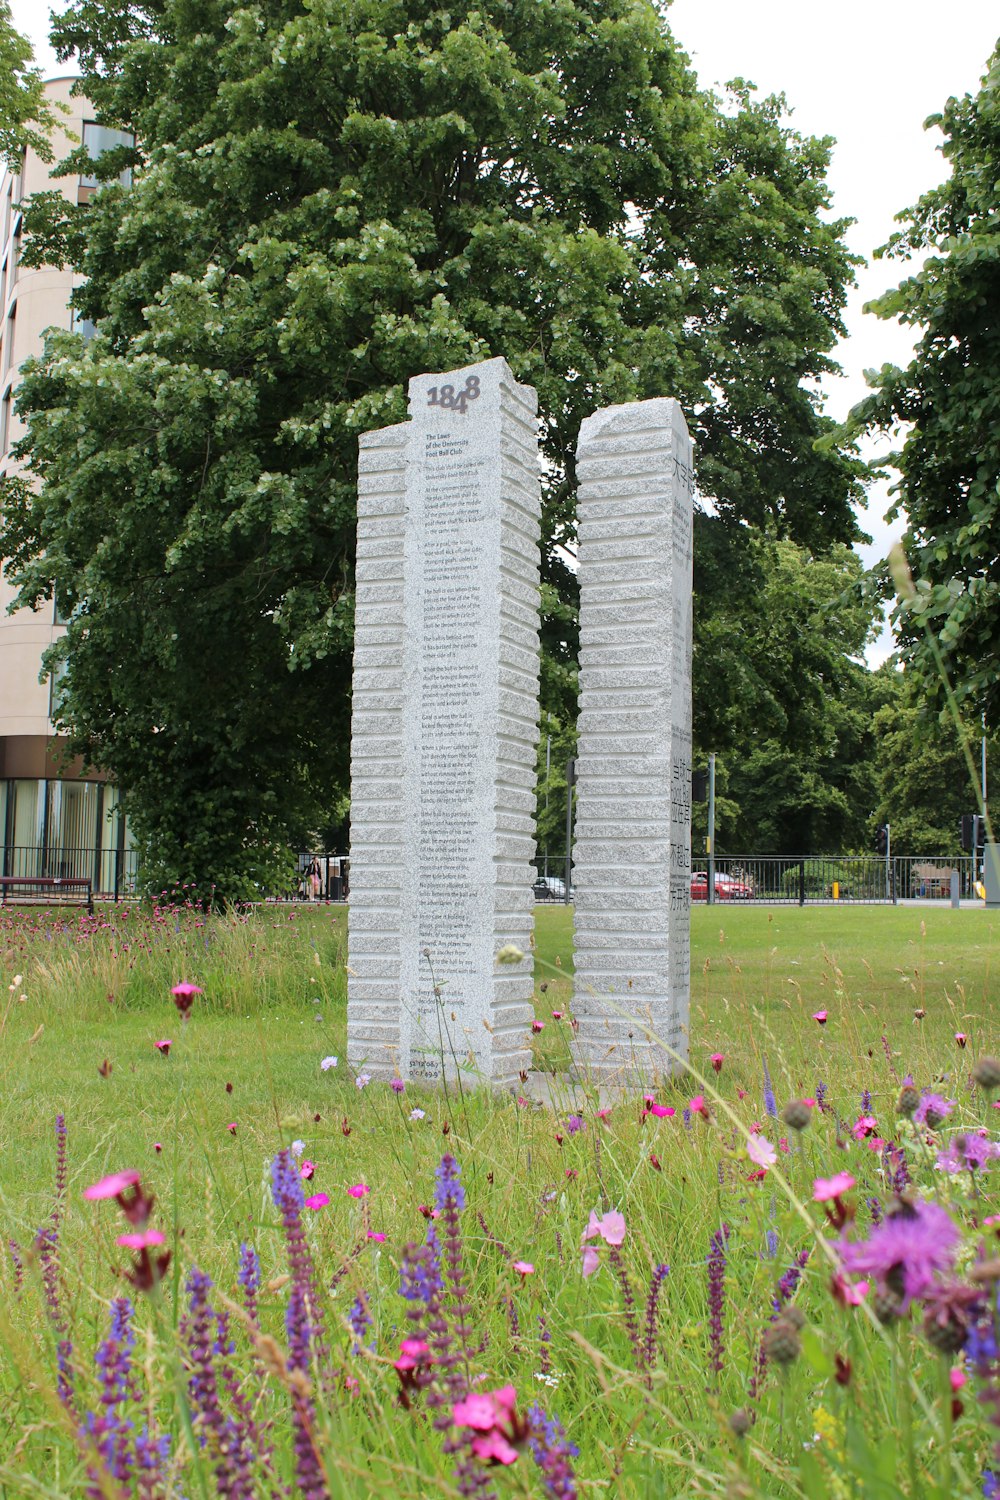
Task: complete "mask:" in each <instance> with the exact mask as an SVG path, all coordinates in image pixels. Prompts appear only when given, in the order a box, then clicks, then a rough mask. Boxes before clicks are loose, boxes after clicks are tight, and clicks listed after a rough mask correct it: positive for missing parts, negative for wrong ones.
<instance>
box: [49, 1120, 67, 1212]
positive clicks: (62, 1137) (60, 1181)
mask: <svg viewBox="0 0 1000 1500" xmlns="http://www.w3.org/2000/svg"><path fill="white" fill-rule="evenodd" d="M65 1206H66V1120H65V1117H64V1116H63V1115H56V1192H55V1201H54V1203H53V1205H52V1214H51V1216H50V1217H51V1223H52V1228H53V1230H54V1232H55V1233H56V1234H57V1235H58V1233H59V1225H60V1223H61V1222H62V1216H63V1209H64V1208H65Z"/></svg>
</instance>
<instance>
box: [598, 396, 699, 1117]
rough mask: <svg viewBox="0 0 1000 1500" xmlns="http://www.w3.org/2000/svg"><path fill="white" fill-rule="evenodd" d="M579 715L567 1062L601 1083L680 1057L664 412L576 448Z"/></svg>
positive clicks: (669, 478) (674, 564) (684, 644)
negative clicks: (573, 1041) (571, 1045)
mask: <svg viewBox="0 0 1000 1500" xmlns="http://www.w3.org/2000/svg"><path fill="white" fill-rule="evenodd" d="M577 474H578V478H579V500H578V513H577V514H578V535H579V578H580V718H579V748H578V752H577V810H576V837H575V842H574V849H573V887H574V898H575V927H576V939H575V948H576V980H575V995H574V1011H575V1014H576V1017H577V1019H578V1021H579V1028H578V1033H577V1043H578V1057H579V1060H580V1063H581V1065H582V1067H583V1068H584V1069H585V1070H586V1071H587V1072H589V1074H590V1075H591V1076H593V1077H594V1078H596V1079H597V1080H598V1081H601V1082H607V1083H612V1084H619V1085H621V1086H622V1087H641V1086H643V1085H646V1084H649V1083H652V1082H653V1081H654V1080H655V1079H656V1078H657V1077H660V1076H664V1075H667V1074H669V1073H670V1071H671V1069H672V1067H673V1066H674V1064H672V1062H671V1059H670V1057H669V1055H668V1054H667V1053H666V1052H665V1051H663V1050H662V1049H661V1048H660V1047H658V1046H657V1044H656V1042H655V1041H654V1040H653V1039H652V1038H651V1036H650V1032H652V1033H655V1036H656V1037H657V1038H659V1039H660V1040H661V1041H663V1042H666V1043H668V1044H669V1046H670V1047H672V1048H674V1049H675V1050H676V1051H677V1052H678V1053H680V1054H681V1055H682V1056H686V1054H687V1028H688V1015H689V1009H690V988H691V985H690V870H691V833H690V815H691V558H692V553H691V530H692V499H693V487H694V485H693V474H692V466H691V440H690V438H689V436H688V431H687V426H686V424H685V421H684V417H683V414H682V412H681V409H680V407H679V406H678V404H677V402H676V401H672V400H665V399H664V400H655V401H637V402H634V403H632V404H630V405H628V406H611V407H606V408H605V409H604V410H602V411H599V412H597V413H596V414H595V415H594V416H592V417H588V418H587V420H586V421H585V422H584V423H583V424H582V426H581V428H580V440H579V445H578V447H577Z"/></svg>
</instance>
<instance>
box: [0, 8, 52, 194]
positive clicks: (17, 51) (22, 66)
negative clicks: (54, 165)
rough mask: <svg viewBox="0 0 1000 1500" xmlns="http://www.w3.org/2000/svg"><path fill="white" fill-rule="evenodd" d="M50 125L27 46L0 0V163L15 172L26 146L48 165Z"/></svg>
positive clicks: (38, 75)
mask: <svg viewBox="0 0 1000 1500" xmlns="http://www.w3.org/2000/svg"><path fill="white" fill-rule="evenodd" d="M54 124H55V114H54V113H53V110H52V107H51V105H50V104H49V103H48V101H47V100H46V98H45V94H44V92H43V85H42V75H41V73H40V72H39V70H38V69H37V68H36V67H35V65H34V56H33V54H32V50H31V43H30V42H29V41H28V40H27V38H26V37H23V36H22V35H21V34H20V32H19V31H17V30H16V29H15V27H14V21H13V18H12V16H11V10H10V5H9V4H8V0H0V163H2V164H3V165H4V166H5V167H7V168H8V169H9V170H10V171H11V172H19V171H20V169H21V157H22V154H23V152H24V149H25V147H26V146H30V147H31V148H32V149H33V150H34V151H36V152H37V154H38V155H39V156H40V157H41V158H42V161H51V160H52V158H53V155H54V152H53V149H52V142H51V140H50V139H49V136H50V132H51V130H52V127H53V125H54Z"/></svg>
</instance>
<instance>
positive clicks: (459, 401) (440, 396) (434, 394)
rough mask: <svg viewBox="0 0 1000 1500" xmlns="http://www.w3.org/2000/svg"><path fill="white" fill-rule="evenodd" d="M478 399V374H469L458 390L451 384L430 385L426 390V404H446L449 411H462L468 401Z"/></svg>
mask: <svg viewBox="0 0 1000 1500" xmlns="http://www.w3.org/2000/svg"><path fill="white" fill-rule="evenodd" d="M478 399H479V376H478V375H470V376H469V378H468V380H467V381H466V382H465V385H464V386H463V387H462V389H461V390H460V391H458V392H456V390H455V387H454V386H453V385H432V386H431V388H430V390H429V391H428V392H427V405H428V406H446V407H448V408H449V410H451V411H461V412H464V411H465V408H466V407H467V406H468V404H469V402H470V401H478Z"/></svg>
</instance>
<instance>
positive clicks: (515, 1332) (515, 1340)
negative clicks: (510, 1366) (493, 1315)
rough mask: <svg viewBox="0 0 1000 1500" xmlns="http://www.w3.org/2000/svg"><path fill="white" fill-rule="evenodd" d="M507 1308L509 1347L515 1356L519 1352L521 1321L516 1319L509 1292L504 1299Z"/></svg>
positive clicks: (515, 1311)
mask: <svg viewBox="0 0 1000 1500" xmlns="http://www.w3.org/2000/svg"><path fill="white" fill-rule="evenodd" d="M504 1304H505V1306H506V1308H507V1327H508V1329H509V1331H510V1347H511V1349H512V1350H513V1351H514V1353H515V1354H520V1352H521V1319H520V1318H519V1317H518V1313H517V1304H516V1303H515V1301H514V1298H513V1297H512V1296H511V1294H510V1292H508V1293H507V1295H506V1297H505V1298H504Z"/></svg>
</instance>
